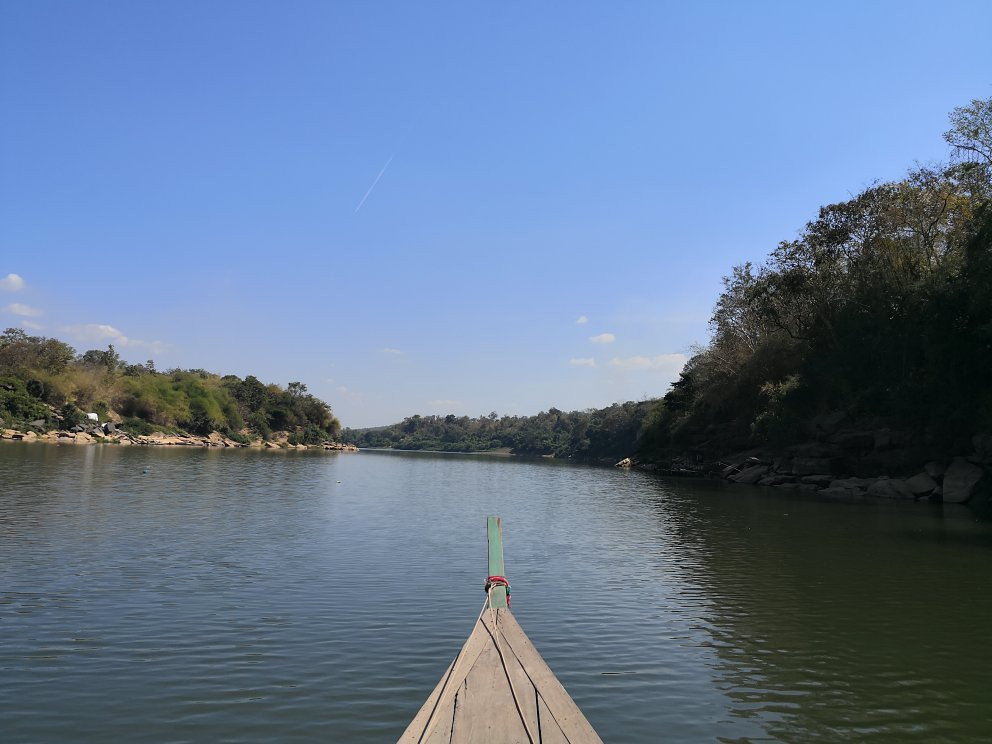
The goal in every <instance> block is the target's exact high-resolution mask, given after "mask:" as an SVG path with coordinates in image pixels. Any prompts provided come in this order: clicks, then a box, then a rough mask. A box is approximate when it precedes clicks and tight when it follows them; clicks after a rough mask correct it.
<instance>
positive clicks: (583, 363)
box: [568, 357, 596, 367]
mask: <svg viewBox="0 0 992 744" xmlns="http://www.w3.org/2000/svg"><path fill="white" fill-rule="evenodd" d="M568 363H569V364H571V365H572V366H573V367H595V366H596V360H595V359H593V358H592V357H588V358H585V359H569V360H568Z"/></svg>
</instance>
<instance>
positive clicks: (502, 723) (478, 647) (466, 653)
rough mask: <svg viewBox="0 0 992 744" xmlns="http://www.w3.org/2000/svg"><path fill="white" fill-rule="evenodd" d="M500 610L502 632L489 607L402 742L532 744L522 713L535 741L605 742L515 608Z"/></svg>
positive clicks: (430, 743) (407, 730) (544, 743)
mask: <svg viewBox="0 0 992 744" xmlns="http://www.w3.org/2000/svg"><path fill="white" fill-rule="evenodd" d="M495 613H496V617H497V623H496V627H497V633H496V634H494V629H493V623H492V619H491V615H490V612H489V610H486V612H484V613H483V615H482V617H481V618H480V619H479V621H478V622H477V623H476V625H475V628H474V629H473V631H472V634H471V635H470V636H469V638H468V640H467V641H466V642H465V645H464V646H463V647H462V651H461V653H459V654H458V656H457V657H456V658H455V661H454V662H452V664H451V666H450V667H448V671H447V672H446V673H445V675H444V676H443V677H442V678H441V681H440V682H439V683H438V685H437V687H436V688H435V689H434V692H432V693H431V695H430V697H428V699H427V702H426V703H425V704H424V706H423V707H422V708H421V709H420V712H419V713H417V715H416V716H415V717H414V719H413V721H412V722H411V723H410V725H409V726H408V727H407V729H406V731H405V732H404V733H403V735H402V736H401V737H400V739H399V744H468V743H469V742H471V743H473V744H510V743H511V742H513V743H515V742H520V743H521V744H528V742H530V741H531V740H530V738H529V737H528V734H527V729H526V728H525V727H524V724H523V722H522V721H521V714H522V715H523V718H524V719H525V720H526V721H527V727H529V729H530V732H531V734H532V735H533V737H534V738H533V742H534V744H537V743H538V742H540V743H541V744H559V743H563V742H569V743H571V744H602V740H601V739H600V738H599V736H598V735H597V734H596V732H595V731H594V730H593V728H592V726H591V725H589V722H588V721H587V720H586V718H585V716H584V715H582V712H581V711H580V710H579V709H578V707H577V706H576V705H575V703H574V702H573V701H572V698H571V697H569V695H568V693H567V692H566V691H565V688H564V687H562V685H561V683H560V682H559V681H558V679H557V678H556V677H555V675H554V673H553V672H552V671H551V669H549V668H548V665H547V664H546V663H545V661H544V659H542V658H541V655H540V654H539V653H538V652H537V649H536V648H534V645H533V644H532V643H531V642H530V640H529V639H528V638H527V636H526V635H525V634H524V632H523V630H522V629H521V628H520V626H519V625H518V624H517V621H516V620H515V619H514V617H513V614H512V613H511V612H510V611H509V610H507V609H497V610H495ZM497 634H498V637H499V649H497V643H496V637H497ZM500 649H501V650H502V654H503V656H502V659H501V658H500V653H499V650H500ZM504 662H505V668H504ZM508 675H509V676H510V677H511V678H512V679H513V688H514V690H515V691H516V696H517V703H515V702H514V699H513V695H512V693H511V691H510V685H509V682H508V681H507V676H508ZM518 703H519V708H520V710H518ZM428 727H429V730H428Z"/></svg>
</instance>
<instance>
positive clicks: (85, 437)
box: [72, 432, 93, 444]
mask: <svg viewBox="0 0 992 744" xmlns="http://www.w3.org/2000/svg"><path fill="white" fill-rule="evenodd" d="M72 441H73V442H75V443H76V444H91V443H92V442H93V437H91V436H90V435H89V434H87V433H86V432H80V433H78V434H76V436H74V437H73V438H72Z"/></svg>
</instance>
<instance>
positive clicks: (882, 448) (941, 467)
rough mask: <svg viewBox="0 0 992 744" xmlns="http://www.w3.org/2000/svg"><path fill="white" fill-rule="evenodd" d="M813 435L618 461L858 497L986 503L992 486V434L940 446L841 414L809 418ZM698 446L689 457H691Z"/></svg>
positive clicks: (844, 497)
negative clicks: (727, 450)
mask: <svg viewBox="0 0 992 744" xmlns="http://www.w3.org/2000/svg"><path fill="white" fill-rule="evenodd" d="M809 428H810V434H811V435H812V436H811V438H810V439H809V440H807V441H803V442H799V443H796V444H793V445H791V446H788V447H783V448H778V449H773V448H758V449H749V450H743V451H738V452H734V453H731V454H725V455H722V456H720V457H719V458H718V459H715V460H711V461H708V460H707V459H706V458H700V459H699V460H697V461H696V462H695V463H694V466H692V467H683V468H674V469H672V468H670V467H669V466H666V465H662V464H659V463H651V462H638V461H637V460H636V459H634V458H626V459H625V460H622V461H620V462H619V463H617V466H618V467H636V468H639V469H642V470H653V471H659V472H665V473H669V474H675V475H709V476H712V477H718V478H722V479H724V480H727V481H730V482H732V483H738V484H742V485H756V486H767V487H771V488H781V489H792V490H797V491H804V492H809V493H815V494H818V495H820V496H824V497H828V498H834V499H841V500H852V501H857V500H859V499H864V498H883V499H901V500H906V501H926V502H944V503H953V504H966V503H967V504H971V505H980V504H986V503H987V502H989V500H990V492H992V434H988V433H981V434H976V435H974V436H972V437H971V438H970V441H969V442H968V443H967V444H964V443H962V444H961V445H960V446H958V447H957V448H956V449H955V450H952V451H943V452H941V451H935V450H934V448H933V446H932V445H928V444H927V442H924V441H919V439H918V438H915V437H913V436H912V435H911V434H908V433H907V432H902V431H897V430H893V429H891V428H878V429H871V428H863V427H862V428H859V427H857V426H847V427H843V417H842V416H840V415H838V414H834V415H829V416H822V417H818V418H817V419H814V420H813V421H811V422H810V427H809ZM690 457H691V453H690V454H688V455H687V456H686V457H685V461H687V462H688V461H689V459H690Z"/></svg>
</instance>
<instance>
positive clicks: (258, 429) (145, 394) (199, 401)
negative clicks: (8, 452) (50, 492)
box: [0, 328, 340, 444]
mask: <svg viewBox="0 0 992 744" xmlns="http://www.w3.org/2000/svg"><path fill="white" fill-rule="evenodd" d="M82 411H93V412H96V413H98V414H100V416H101V417H102V418H103V419H104V420H106V417H107V416H108V415H109V414H110V412H111V411H114V412H116V413H117V414H119V415H120V416H121V417H123V419H124V424H125V428H129V429H131V430H132V431H134V432H135V433H147V432H149V431H152V430H155V429H160V430H182V431H187V432H189V433H192V434H209V433H210V432H212V431H219V432H222V433H224V434H227V435H228V436H232V437H234V438H243V437H244V436H245V435H246V434H247V433H252V434H255V435H257V436H261V437H268V436H270V435H271V434H272V432H273V431H289V432H291V436H290V439H291V441H292V442H293V443H303V444H315V443H317V442H320V441H322V440H326V439H333V438H335V437H337V435H338V433H339V432H340V424H339V423H338V421H337V419H336V418H335V417H334V414H333V413H332V411H331V408H330V406H328V405H327V404H326V403H325V402H324V401H322V400H319V399H318V398H315V397H314V396H313V395H310V394H309V393H308V392H307V388H306V385H304V384H303V383H300V382H291V383H289V385H288V386H287V387H286V389H283V388H281V387H279V386H278V385H271V384H270V385H266V384H264V383H262V382H260V381H259V380H258V379H256V378H255V377H253V376H251V375H249V376H248V377H246V378H245V379H243V380H242V379H241V378H239V377H236V376H234V375H226V376H224V377H221V376H219V375H215V374H212V373H210V372H206V371H204V370H200V369H192V370H181V369H173V370H169V371H167V372H157V371H156V370H155V365H154V363H153V362H152V361H148V362H146V363H145V364H128V363H126V362H124V361H123V360H122V359H121V358H120V355H119V354H118V353H117V351H116V350H115V349H114V347H113V346H109V347H107V349H106V350H99V349H91V350H89V351H86V352H84V353H83V354H77V353H76V351H75V349H73V348H72V347H71V346H69V345H68V344H66V343H64V342H62V341H59V340H57V339H53V338H44V337H39V336H29V335H28V334H27V333H25V332H24V331H22V330H19V329H17V328H8V329H7V330H6V331H4V333H3V334H2V335H0V418H2V419H3V420H4V422H5V424H9V425H14V424H30V423H31V422H32V421H39V420H40V421H43V422H44V423H43V425H44V426H49V425H52V424H56V423H61V424H62V425H63V426H65V425H68V426H71V425H73V424H75V423H79V421H81V420H82V417H83V414H82ZM36 428H40V427H36Z"/></svg>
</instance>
